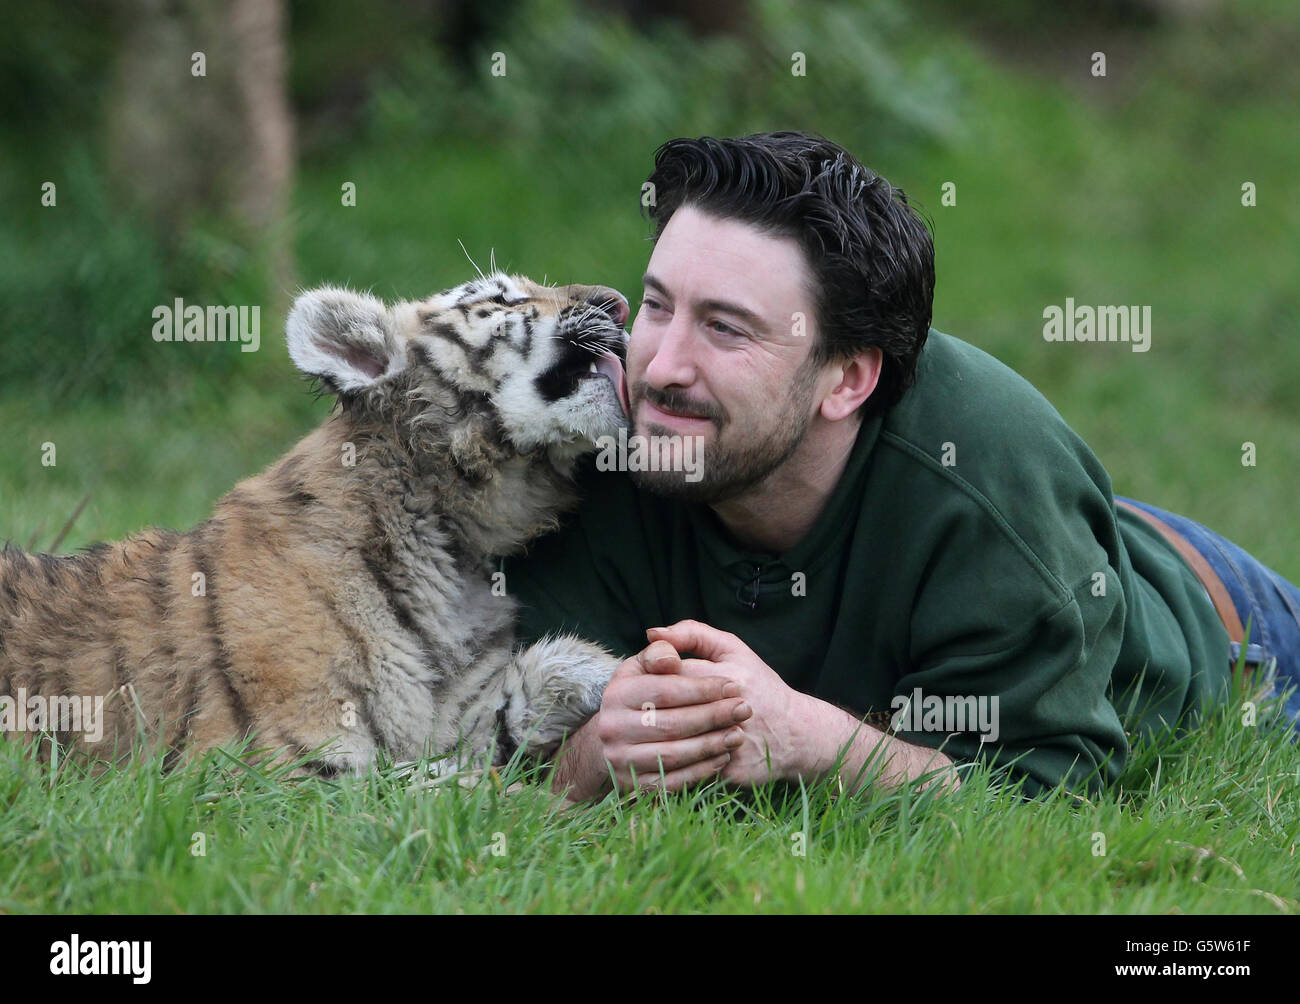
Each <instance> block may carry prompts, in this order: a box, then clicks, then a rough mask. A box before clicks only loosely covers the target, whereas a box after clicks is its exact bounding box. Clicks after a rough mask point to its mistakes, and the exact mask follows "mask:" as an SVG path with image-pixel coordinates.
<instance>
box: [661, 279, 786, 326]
mask: <svg viewBox="0 0 1300 1004" xmlns="http://www.w3.org/2000/svg"><path fill="white" fill-rule="evenodd" d="M641 283H642V285H644V286H646V287H648V288H650V289H653V290H654V291H655V292H656V293H658V294H660V295H661V296H666V297H668V298H669V299H671V298H672V296H671V294H670V293H669V292H668V287H666V286H665V285H664V284H663V283H662V282H660V281H659V280H658V279H656V278H655V277H654V276H652V275H651V274H650V273H649V272H647V273H646V274H645V275H643V276H642V277H641ZM695 309H696V310H716V311H719V312H721V313H724V314H732V315H734V316H735V317H738V318H740V319H741V320H742V321H744V322H745V323H746V324H748V325H749V326H750V327H752V328H754V329H755V330H756V331H757V332H758V333H760V334H767V322H766V321H764V320H763V318H762V317H760V316H759V315H758V314H756V313H754V311H752V310H750V309H749V308H748V307H742V306H741V305H740V304H738V303H732V302H731V301H730V300H700V301H699V302H698V303H696V304H695Z"/></svg>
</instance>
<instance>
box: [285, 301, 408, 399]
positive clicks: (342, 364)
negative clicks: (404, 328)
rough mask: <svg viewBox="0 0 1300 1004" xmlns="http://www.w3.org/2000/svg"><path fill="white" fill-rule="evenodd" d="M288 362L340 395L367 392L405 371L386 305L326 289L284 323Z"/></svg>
mask: <svg viewBox="0 0 1300 1004" xmlns="http://www.w3.org/2000/svg"><path fill="white" fill-rule="evenodd" d="M285 334H286V336H287V337H288V341H289V358H290V359H292V360H293V363H294V365H295V366H297V367H298V369H300V370H302V371H303V372H304V373H306V374H308V375H309V376H316V377H320V378H321V379H322V380H324V381H325V383H327V384H328V385H329V386H330V387H331V388H333V389H334V390H335V391H337V392H339V393H347V392H349V391H358V390H362V389H363V388H365V387H368V386H370V385H371V384H373V383H376V382H377V381H379V380H382V379H383V378H384V377H387V376H392V375H393V374H394V373H397V372H398V371H400V370H401V369H402V368H403V367H404V366H405V365H406V361H405V354H404V353H403V352H401V351H400V350H399V348H398V344H397V339H396V338H395V337H394V335H393V330H392V325H391V323H390V319H389V316H388V309H387V308H386V307H385V306H384V304H383V301H381V300H377V299H376V298H375V297H373V296H367V295H365V294H363V293H353V292H352V291H351V290H347V289H338V288H335V287H333V286H322V287H321V288H320V289H313V290H312V291H311V292H309V293H303V294H302V296H300V297H298V299H297V300H295V301H294V304H293V309H292V310H290V311H289V319H288V320H287V321H286V322H285Z"/></svg>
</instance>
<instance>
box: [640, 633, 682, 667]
mask: <svg viewBox="0 0 1300 1004" xmlns="http://www.w3.org/2000/svg"><path fill="white" fill-rule="evenodd" d="M639 658H640V659H641V665H643V666H644V667H645V671H646V672H647V673H655V674H657V675H665V674H668V673H680V672H681V669H682V657H681V656H680V655H679V654H678V652H677V649H675V648H673V646H672V645H671V644H670V643H669V642H667V641H652V642H651V643H650V644H649V645H647V646H646V647H645V648H643V649H642V650H641V652H640V654H639Z"/></svg>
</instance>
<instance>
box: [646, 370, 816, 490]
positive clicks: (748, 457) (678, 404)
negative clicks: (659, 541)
mask: <svg viewBox="0 0 1300 1004" xmlns="http://www.w3.org/2000/svg"><path fill="white" fill-rule="evenodd" d="M818 368H819V367H818V366H817V365H816V364H815V363H814V362H813V360H812V359H811V358H809V359H806V360H805V361H804V362H803V363H802V364H801V365H800V367H799V369H798V371H797V372H796V373H795V376H794V380H793V382H792V384H791V387H790V393H789V394H788V395H787V396H786V400H785V406H784V407H783V408H782V411H781V414H780V417H779V419H778V421H777V423H776V425H775V426H774V427H773V429H772V430H771V432H770V433H769V434H768V435H766V436H763V437H760V438H759V439H757V440H755V441H753V442H749V443H745V444H741V445H730V446H728V445H723V444H722V440H723V438H724V431H725V430H726V428H727V427H728V426H729V425H730V424H731V422H730V417H729V416H728V415H727V414H726V413H725V412H722V411H721V410H720V409H717V408H716V407H713V408H701V407H696V406H692V405H691V404H690V402H689V399H687V398H685V397H684V396H683V395H679V394H675V393H673V392H672V391H668V392H664V391H656V390H655V389H654V388H653V387H649V386H647V385H646V384H645V383H642V384H641V386H640V388H639V389H640V395H639V397H640V398H641V399H642V400H649V401H650V402H651V403H652V404H654V405H657V406H663V407H665V408H667V409H668V410H669V411H674V412H678V413H685V414H690V415H693V416H696V417H702V418H709V419H711V420H712V421H713V423H714V425H715V426H716V428H717V434H716V435H715V436H714V438H713V439H712V440H711V441H710V442H708V443H707V445H705V447H704V449H703V451H702V454H703V455H702V457H700V458H698V459H699V462H700V474H701V475H702V476H701V477H700V479H699V480H698V481H687V480H686V477H685V475H684V474H683V472H682V471H681V470H680V469H679V470H671V469H664V470H658V471H650V470H632V471H631V472H630V473H631V477H632V480H633V482H634V483H635V484H636V485H637V487H638V488H643V489H645V490H647V491H650V492H653V493H654V494H656V495H660V496H663V497H664V498H671V499H676V500H677V501H680V502H694V503H700V504H705V505H717V504H718V503H720V502H726V501H728V500H730V499H734V498H736V497H738V496H740V495H743V494H744V493H745V492H747V491H749V490H750V489H751V488H753V487H754V486H755V485H757V484H758V483H759V482H761V481H762V480H763V479H764V478H766V477H767V476H768V475H769V474H771V473H772V472H773V471H774V470H776V469H777V468H778V467H780V466H781V465H782V464H783V463H785V462H786V461H787V460H789V459H790V457H791V456H792V455H793V454H794V452H795V450H797V449H798V448H799V444H800V443H802V442H803V437H804V435H805V434H806V433H807V432H808V426H809V425H810V424H811V423H812V403H813V392H814V388H815V386H816V383H817V372H818ZM636 407H639V402H638V405H637V406H636ZM633 413H634V414H635V410H634V412H633ZM633 431H634V432H635V433H636V434H637V435H641V436H645V437H647V438H648V437H650V436H673V437H678V438H682V434H681V433H675V432H673V430H671V429H668V428H665V427H664V426H661V425H656V424H654V423H649V424H648V427H646V428H642V427H640V426H638V427H637V428H635V429H634V430H633ZM662 456H663V457H664V458H665V459H666V458H667V457H668V451H667V450H665V451H664V452H663V454H662ZM661 466H663V467H665V468H667V467H668V466H669V465H668V464H667V463H664V464H662V465H661Z"/></svg>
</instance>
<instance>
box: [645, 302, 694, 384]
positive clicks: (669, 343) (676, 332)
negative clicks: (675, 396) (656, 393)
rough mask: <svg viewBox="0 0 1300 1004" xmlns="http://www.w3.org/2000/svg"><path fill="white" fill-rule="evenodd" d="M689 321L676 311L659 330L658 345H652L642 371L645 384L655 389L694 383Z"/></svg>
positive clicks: (683, 314) (685, 316)
mask: <svg viewBox="0 0 1300 1004" xmlns="http://www.w3.org/2000/svg"><path fill="white" fill-rule="evenodd" d="M689 320H690V319H689V317H687V315H686V314H685V313H683V312H679V313H676V314H674V315H673V318H672V320H671V321H669V322H668V324H667V325H666V326H665V327H663V328H660V329H659V331H660V335H659V342H658V344H657V345H655V346H654V355H652V356H651V357H650V362H649V363H647V364H646V368H645V380H646V383H648V384H650V386H652V387H654V388H656V389H657V390H664V389H666V388H668V387H689V386H690V385H691V384H692V383H694V382H695V363H694V362H693V361H692V358H691V352H692V344H691V341H692V335H691V326H690V323H689Z"/></svg>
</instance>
